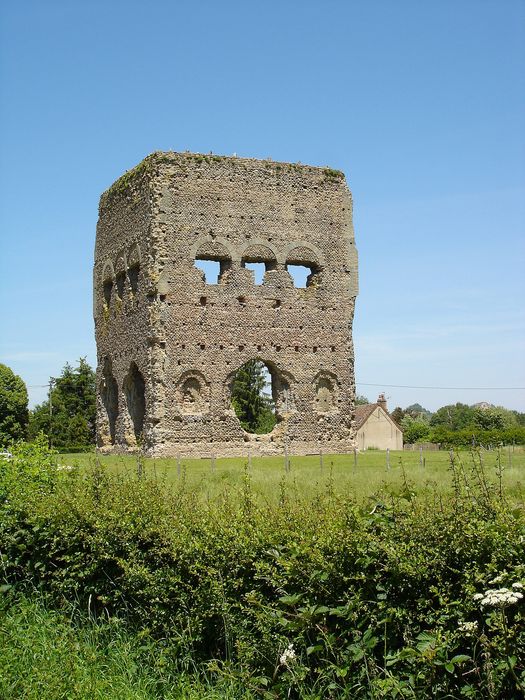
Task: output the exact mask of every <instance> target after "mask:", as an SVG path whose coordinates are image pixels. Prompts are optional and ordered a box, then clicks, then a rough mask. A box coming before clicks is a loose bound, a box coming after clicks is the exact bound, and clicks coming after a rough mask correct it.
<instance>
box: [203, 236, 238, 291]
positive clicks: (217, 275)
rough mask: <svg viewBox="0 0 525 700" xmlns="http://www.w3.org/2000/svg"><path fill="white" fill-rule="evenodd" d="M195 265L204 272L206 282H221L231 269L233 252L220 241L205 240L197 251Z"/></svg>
mask: <svg viewBox="0 0 525 700" xmlns="http://www.w3.org/2000/svg"><path fill="white" fill-rule="evenodd" d="M194 265H195V267H196V268H197V269H198V270H200V271H201V272H202V273H203V279H204V282H205V283H206V284H220V283H221V282H222V278H223V276H224V274H225V273H226V272H228V270H230V269H231V265H232V261H231V254H230V251H229V250H228V249H227V247H226V246H225V245H224V244H223V243H220V242H218V241H205V242H204V243H202V244H201V245H200V246H199V247H198V249H197V251H196V253H195V262H194Z"/></svg>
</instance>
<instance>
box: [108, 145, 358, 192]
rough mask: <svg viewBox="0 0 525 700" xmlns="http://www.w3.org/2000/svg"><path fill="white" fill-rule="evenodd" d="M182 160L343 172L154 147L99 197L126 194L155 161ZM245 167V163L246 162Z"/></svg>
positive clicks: (332, 174)
mask: <svg viewBox="0 0 525 700" xmlns="http://www.w3.org/2000/svg"><path fill="white" fill-rule="evenodd" d="M181 160H191V161H193V162H194V163H196V164H197V165H201V164H203V163H206V164H211V163H220V162H231V163H233V162H235V163H246V162H257V163H263V164H264V165H266V166H267V168H268V169H269V170H270V171H271V172H273V173H274V174H276V175H280V174H281V173H282V172H283V170H288V171H301V170H302V171H310V172H312V173H314V172H318V171H321V172H322V173H323V175H324V179H323V180H322V182H337V181H340V180H344V177H345V174H344V173H343V172H342V171H341V170H335V169H334V168H326V167H325V168H322V167H318V166H315V165H303V164H302V163H301V162H297V163H287V162H279V161H273V160H272V159H271V158H265V159H258V158H240V157H238V156H236V155H232V156H221V155H216V154H214V153H208V154H205V153H192V152H190V151H184V152H176V151H154V152H153V153H150V155H148V156H146V157H145V158H144V159H143V160H141V161H140V163H139V164H138V165H136V166H135V167H134V168H131V170H127V171H126V172H125V173H124V174H123V175H121V177H119V178H118V180H116V181H115V182H114V183H113V184H112V185H111V187H109V188H108V189H107V190H106V191H105V192H104V193H103V194H102V197H101V200H103V201H104V200H105V201H108V200H111V199H112V198H114V197H117V196H119V195H123V194H125V193H126V192H127V191H128V190H129V188H130V186H131V185H132V183H134V182H136V181H137V179H138V178H141V177H143V176H146V175H148V174H150V173H151V171H152V168H153V167H154V166H156V165H161V164H174V163H179V164H180V163H181ZM245 167H246V166H245Z"/></svg>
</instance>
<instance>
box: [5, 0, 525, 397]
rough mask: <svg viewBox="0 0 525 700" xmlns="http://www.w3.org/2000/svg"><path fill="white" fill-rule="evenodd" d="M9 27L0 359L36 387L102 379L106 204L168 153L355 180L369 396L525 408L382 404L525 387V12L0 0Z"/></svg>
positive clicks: (411, 4) (490, 7) (429, 5)
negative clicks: (84, 375)
mask: <svg viewBox="0 0 525 700" xmlns="http://www.w3.org/2000/svg"><path fill="white" fill-rule="evenodd" d="M0 25H1V28H0V63H1V76H0V84H1V87H0V101H1V116H0V120H1V123H0V126H1V137H0V138H1V143H0V151H1V159H2V160H1V183H0V199H1V228H0V230H1V234H2V247H1V252H2V266H1V268H2V273H1V279H0V297H1V301H0V304H1V308H0V314H1V330H0V362H3V363H5V364H8V365H9V366H11V367H12V368H13V369H14V370H15V371H16V372H17V373H19V374H20V375H21V376H22V377H23V378H24V380H25V381H26V382H27V384H29V385H30V386H31V387H32V386H34V385H39V384H45V383H46V382H47V381H48V378H49V376H50V375H54V376H56V375H57V374H59V373H60V370H61V368H62V366H63V365H64V363H65V362H66V361H70V362H74V361H75V360H76V359H78V358H79V357H80V356H87V359H88V361H89V362H90V363H92V364H94V363H95V346H94V337H93V321H92V312H91V270H92V259H93V247H94V240H95V226H96V220H97V206H98V198H99V196H100V193H101V192H102V191H103V190H105V189H106V188H107V187H108V186H109V185H110V184H111V183H112V182H113V181H114V180H115V179H116V178H117V177H119V176H120V175H121V174H122V173H123V172H124V171H125V170H126V169H129V168H131V167H133V166H134V165H135V164H136V163H138V162H139V161H140V160H141V159H142V158H143V157H144V156H145V155H147V154H148V153H150V152H152V151H155V150H170V149H173V150H179V151H184V150H191V151H198V152H204V153H206V152H208V151H213V152H214V153H220V154H232V153H234V152H235V153H237V155H239V156H249V157H257V158H259V157H260V158H265V157H268V156H269V157H272V158H273V159H274V160H285V161H301V162H303V163H310V164H314V165H330V166H332V167H334V168H338V169H341V170H344V172H345V173H346V176H347V180H348V183H349V185H350V188H351V190H352V192H353V196H354V203H355V212H354V223H355V229H356V237H357V245H358V250H359V255H360V286H361V289H360V296H359V298H358V305H357V313H356V319H355V324H354V338H355V348H356V373H357V381H358V391H359V392H360V393H364V394H365V395H367V396H368V397H369V398H371V399H373V400H375V398H376V396H377V392H378V391H379V390H380V389H382V388H385V390H386V392H387V395H388V396H389V397H390V401H389V405H390V406H391V407H393V406H394V405H398V404H399V405H401V406H406V405H408V404H410V403H414V402H419V403H421V404H423V405H424V406H426V407H428V408H430V409H436V408H437V407H439V406H441V405H443V404H446V403H450V402H455V401H464V402H466V403H474V402H477V401H481V400H486V401H490V402H492V403H496V404H503V405H505V406H508V407H509V408H515V409H518V410H521V411H524V410H525V392H524V391H497V390H493V391H489V390H485V389H480V390H477V391H464V390H459V389H458V390H425V389H398V388H389V387H387V386H386V385H387V384H399V385H414V386H444V387H524V386H525V330H524V326H525V324H524V298H525V281H524V280H525V243H524V230H525V191H524V190H525V128H524V127H525V2H524V0H497V1H494V2H491V1H488V0H439V2H438V1H437V0H435V1H434V2H421V0H397V1H396V2H394V1H393V0H366V1H365V0H359V1H358V0H339V1H330V0H328V1H327V0H323V1H322V2H321V0H317V2H310V1H309V0H280V1H279V2H275V1H273V0H265V2H256V1H255V0H254V1H250V0H242V1H238V2H237V1H234V0H222V1H221V2H217V1H211V0H210V1H200V2H199V1H198V0H194V1H193V2H185V1H180V2H176V1H175V0H172V1H171V2H170V1H168V0H157V1H152V2H149V3H147V2H144V1H140V2H138V1H136V0H126V1H125V2H124V1H123V2H120V1H119V0H105V1H104V2H100V1H98V0H89V2H71V0H46V2H42V1H41V0H38V1H34V0H25V1H24V2H20V1H19V0H4V2H3V3H2V6H1V9H0ZM383 382H384V385H381V383H383ZM366 383H371V384H380V385H381V386H378V387H369V386H366V385H365V384H366ZM30 393H31V400H32V402H33V403H34V402H35V401H40V400H42V399H43V398H44V396H45V390H44V389H38V388H34V389H33V388H32V389H31V390H30Z"/></svg>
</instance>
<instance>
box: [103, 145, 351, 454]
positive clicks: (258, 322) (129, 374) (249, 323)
mask: <svg viewBox="0 0 525 700" xmlns="http://www.w3.org/2000/svg"><path fill="white" fill-rule="evenodd" d="M196 259H197V260H198V259H207V260H215V261H219V262H220V269H221V274H220V277H219V280H218V282H217V284H207V283H206V282H205V279H204V275H203V273H202V272H201V271H200V270H198V269H197V268H196V267H195V264H194V263H195V260H196ZM249 262H260V263H264V265H265V269H266V272H265V275H264V280H263V283H262V284H259V285H257V284H255V279H254V273H253V271H252V270H249V269H247V268H245V267H244V265H245V264H246V263H249ZM293 264H297V265H305V266H308V267H309V268H311V270H312V274H311V276H310V278H309V283H308V285H307V287H306V288H304V289H301V288H297V287H294V282H293V280H292V277H291V275H290V274H289V272H288V271H287V265H293ZM356 295H357V252H356V249H355V244H354V233H353V227H352V200H351V195H350V192H349V190H348V187H347V185H346V182H345V179H344V176H343V174H342V173H340V172H339V171H334V170H330V169H326V168H316V167H309V166H303V165H296V164H287V163H274V162H272V161H258V160H251V159H250V160H248V159H241V158H224V157H219V156H201V155H198V154H189V153H185V154H178V153H154V154H152V155H151V156H148V158H146V159H145V160H144V161H143V162H142V163H141V164H140V165H138V166H137V167H136V168H135V169H134V170H132V171H130V172H128V173H126V174H125V175H124V176H123V177H121V178H120V179H119V180H117V182H116V183H115V184H114V185H113V186H112V187H111V188H110V189H109V190H108V191H107V192H105V193H104V194H103V195H102V197H101V200H100V215H99V222H98V226H97V240H96V247H95V265H94V317H95V333H96V340H97V353H98V368H97V389H98V391H97V393H98V399H97V402H98V407H97V424H98V425H97V427H98V446H99V449H100V450H101V451H103V452H119V451H120V452H121V451H130V450H134V449H136V448H137V445H141V446H142V447H143V449H144V450H145V452H146V453H147V454H149V455H152V456H168V455H175V454H177V453H180V454H181V455H184V456H210V455H217V456H220V455H246V453H247V450H248V449H250V450H251V452H252V454H275V453H277V452H282V450H283V448H284V444H285V443H286V444H287V445H288V449H289V450H290V453H294V454H308V453H313V452H316V451H318V450H319V448H320V447H321V448H322V449H323V450H324V451H326V452H328V451H331V452H346V451H349V450H352V449H353V447H354V444H355V431H354V429H353V409H354V355H353V345H352V335H351V330H352V319H353V314H354V304H355V298H356ZM253 358H260V359H261V360H262V361H263V362H265V363H266V365H267V366H268V367H269V369H270V371H271V374H272V379H273V393H274V400H275V403H276V416H277V418H278V423H277V425H276V427H275V428H274V430H273V431H272V432H271V433H269V434H268V435H253V434H249V433H247V432H245V431H244V430H243V429H242V427H241V425H240V423H239V420H238V419H237V417H236V415H235V412H234V411H233V408H232V406H231V383H232V380H233V377H234V375H235V372H236V371H237V370H238V369H239V367H241V366H242V365H243V364H244V363H245V362H247V361H248V360H250V359H253Z"/></svg>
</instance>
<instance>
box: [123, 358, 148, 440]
mask: <svg viewBox="0 0 525 700" xmlns="http://www.w3.org/2000/svg"><path fill="white" fill-rule="evenodd" d="M122 390H123V393H124V396H125V398H126V406H127V409H128V413H129V416H130V418H131V422H132V424H133V433H134V435H135V440H136V442H137V444H139V443H140V442H141V441H142V434H143V430H144V417H145V415H146V394H145V384H144V377H143V376H142V374H141V372H140V370H139V368H138V367H137V365H136V363H135V362H132V363H131V364H130V366H129V372H128V374H127V375H126V377H125V378H124V382H123V385H122Z"/></svg>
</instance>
